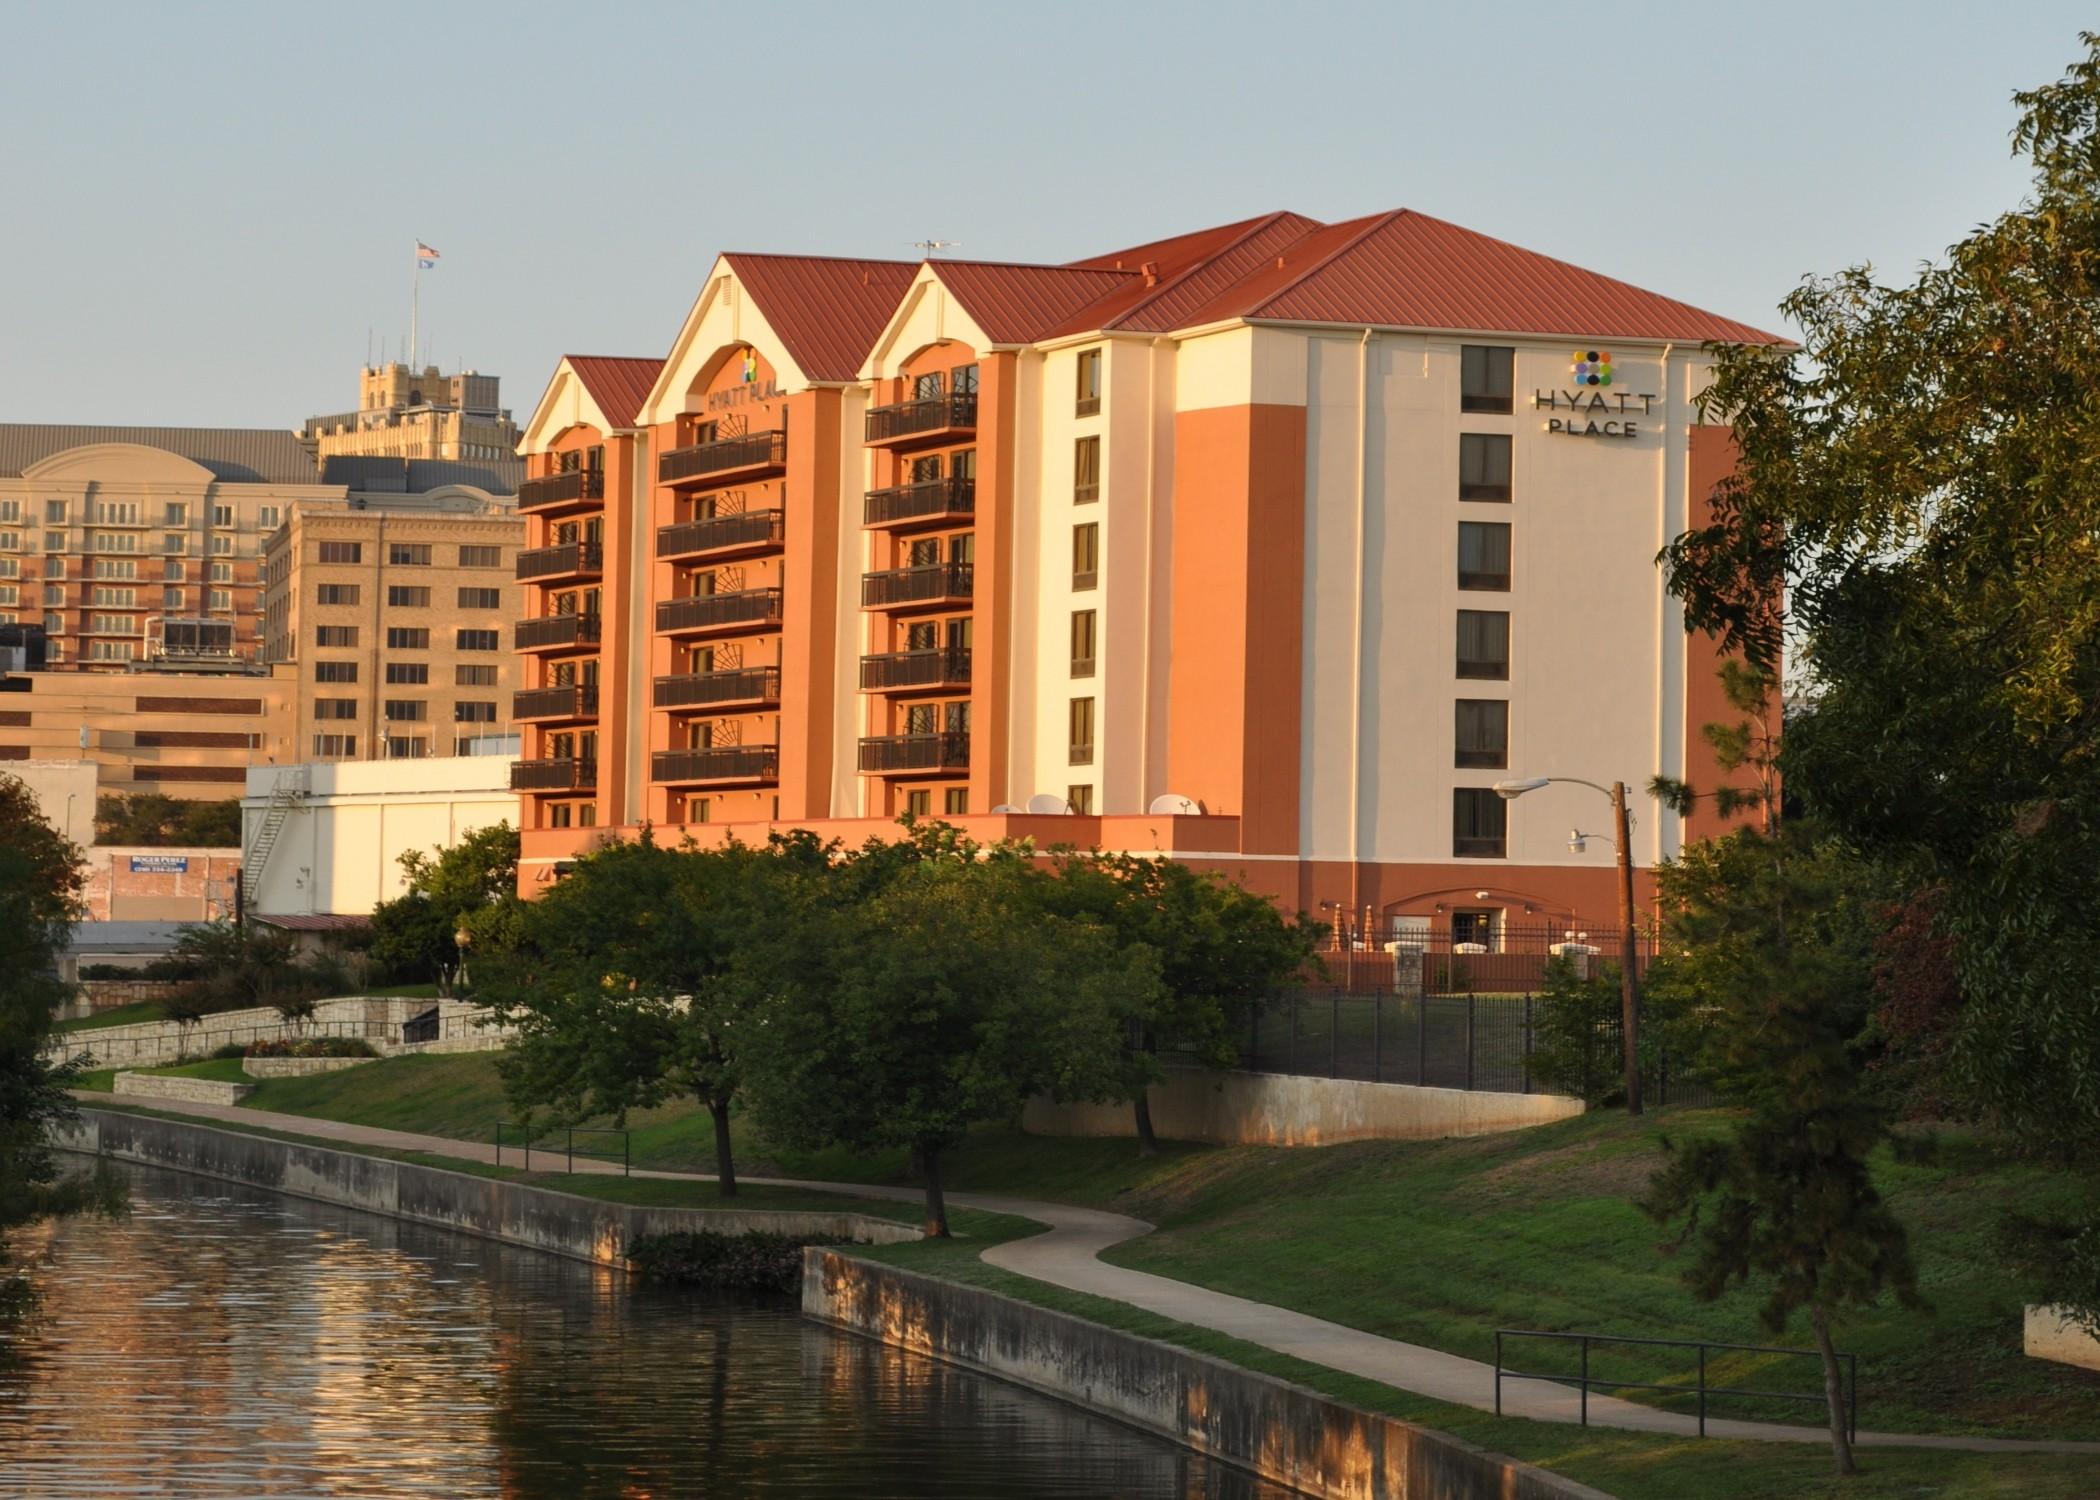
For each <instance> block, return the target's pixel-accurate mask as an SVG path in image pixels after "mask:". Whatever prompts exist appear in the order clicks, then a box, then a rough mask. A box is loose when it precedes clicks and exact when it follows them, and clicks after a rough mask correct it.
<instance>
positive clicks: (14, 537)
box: [0, 531, 22, 552]
mask: <svg viewBox="0 0 2100 1500" xmlns="http://www.w3.org/2000/svg"><path fill="white" fill-rule="evenodd" d="M21 547H22V533H21V532H19V531H0V552H17V551H20V550H21Z"/></svg>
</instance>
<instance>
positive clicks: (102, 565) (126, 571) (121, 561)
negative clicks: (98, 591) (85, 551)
mask: <svg viewBox="0 0 2100 1500" xmlns="http://www.w3.org/2000/svg"><path fill="white" fill-rule="evenodd" d="M95 576H96V577H97V578H136V577H138V576H139V565H138V563H137V562H136V561H135V560H134V559H132V558H129V557H98V558H96V559H95Z"/></svg>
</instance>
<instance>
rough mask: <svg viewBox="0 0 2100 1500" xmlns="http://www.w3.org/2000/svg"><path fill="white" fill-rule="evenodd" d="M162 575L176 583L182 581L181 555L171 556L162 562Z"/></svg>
mask: <svg viewBox="0 0 2100 1500" xmlns="http://www.w3.org/2000/svg"><path fill="white" fill-rule="evenodd" d="M160 576H161V577H163V578H166V579H169V580H171V581H172V582H175V583H180V582H182V578H183V567H182V559H181V558H179V557H171V558H168V559H166V560H165V561H164V562H162V563H161V565H160Z"/></svg>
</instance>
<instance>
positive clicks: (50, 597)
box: [44, 583, 66, 604]
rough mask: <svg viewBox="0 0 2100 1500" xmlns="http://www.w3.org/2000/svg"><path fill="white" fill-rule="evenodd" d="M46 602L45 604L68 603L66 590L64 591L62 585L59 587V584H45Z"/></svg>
mask: <svg viewBox="0 0 2100 1500" xmlns="http://www.w3.org/2000/svg"><path fill="white" fill-rule="evenodd" d="M44 602H45V603H46V604H63V603H65V602H66V591H65V589H64V588H63V587H61V586H60V585H58V584H55V583H47V584H45V585H44Z"/></svg>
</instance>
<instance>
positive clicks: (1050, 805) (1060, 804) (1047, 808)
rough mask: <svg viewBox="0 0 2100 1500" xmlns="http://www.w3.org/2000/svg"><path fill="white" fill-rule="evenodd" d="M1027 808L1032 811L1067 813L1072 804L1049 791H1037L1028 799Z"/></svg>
mask: <svg viewBox="0 0 2100 1500" xmlns="http://www.w3.org/2000/svg"><path fill="white" fill-rule="evenodd" d="M1028 810H1029V811H1030V812H1032V813H1068V812H1070V811H1071V810H1072V804H1071V803H1069V802H1067V801H1065V799H1064V798H1062V797H1059V796H1055V795H1053V794H1051V793H1049V792H1037V793H1036V794H1035V795H1034V796H1033V797H1030V798H1029V799H1028Z"/></svg>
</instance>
